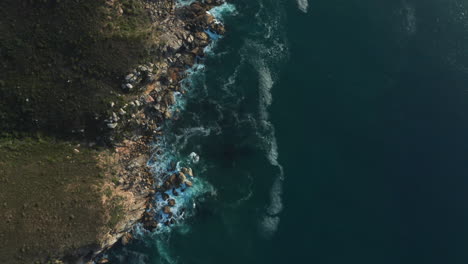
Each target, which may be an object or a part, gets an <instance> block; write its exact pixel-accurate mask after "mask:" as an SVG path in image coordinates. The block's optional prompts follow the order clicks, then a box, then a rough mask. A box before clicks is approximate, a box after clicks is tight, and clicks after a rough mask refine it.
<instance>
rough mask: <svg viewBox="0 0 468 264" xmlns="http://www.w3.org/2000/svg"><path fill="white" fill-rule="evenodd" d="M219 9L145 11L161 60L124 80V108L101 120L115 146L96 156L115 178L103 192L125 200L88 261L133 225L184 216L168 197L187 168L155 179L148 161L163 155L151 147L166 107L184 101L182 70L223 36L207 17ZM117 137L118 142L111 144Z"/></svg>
mask: <svg viewBox="0 0 468 264" xmlns="http://www.w3.org/2000/svg"><path fill="white" fill-rule="evenodd" d="M222 4H224V2H223V1H217V0H206V1H204V2H198V1H195V2H193V3H191V4H189V5H182V6H177V5H176V4H175V2H174V1H172V0H170V1H163V2H159V4H156V3H148V5H147V6H146V8H147V9H148V11H149V12H150V13H151V16H152V19H153V23H157V24H158V26H159V27H160V29H161V31H162V32H164V33H163V34H162V35H161V36H160V39H161V40H162V42H163V43H164V45H162V46H161V47H160V51H161V54H162V57H163V58H164V60H163V61H159V62H156V63H154V64H153V63H148V64H146V65H140V66H138V67H137V68H136V69H134V70H133V71H131V72H130V73H129V74H128V75H126V76H125V78H124V82H123V83H122V89H123V92H124V95H123V96H122V97H123V98H124V100H125V101H126V102H127V103H125V104H124V105H123V107H121V108H120V109H116V107H115V105H114V103H111V107H112V108H113V112H112V114H111V115H110V117H109V118H108V119H106V120H105V121H106V126H107V127H108V129H109V130H110V138H111V140H112V142H113V145H114V147H113V151H111V152H109V151H105V152H103V153H101V154H100V155H99V163H100V164H101V166H102V167H103V168H112V169H111V170H108V171H107V172H106V174H108V175H106V177H112V176H111V175H113V176H114V177H115V176H117V178H118V181H117V182H114V185H112V184H109V185H108V186H107V187H108V188H110V189H111V190H112V193H113V194H115V195H118V196H120V197H125V199H124V200H123V209H124V212H123V218H122V220H121V221H119V223H117V224H116V227H115V228H114V229H113V230H111V231H110V232H108V233H106V234H105V235H104V236H103V239H102V243H101V245H100V246H99V248H96V249H95V250H94V251H93V256H92V257H91V259H93V260H97V263H107V261H108V260H107V259H106V258H103V257H102V253H103V252H105V251H106V250H108V249H110V248H111V247H112V246H113V245H115V244H116V243H117V242H119V241H120V243H122V244H123V245H125V244H127V243H128V242H129V240H130V239H132V230H133V228H134V227H135V226H136V225H137V224H138V223H142V226H143V228H144V229H145V230H148V231H150V232H151V231H154V230H155V229H159V228H162V227H163V226H170V225H172V224H175V222H176V220H175V219H177V217H181V215H180V214H182V216H183V213H184V209H183V208H182V209H181V210H180V212H176V214H177V215H175V214H174V213H173V212H172V211H171V208H172V207H174V206H176V204H175V203H176V202H175V201H176V200H175V199H173V198H175V196H178V195H179V192H184V191H185V190H186V189H187V188H191V187H192V185H193V177H194V174H193V172H192V169H191V168H188V167H182V168H175V167H174V168H172V170H170V171H166V172H165V173H161V175H155V174H154V173H153V172H151V170H150V167H149V166H148V164H147V162H148V161H149V160H150V158H152V159H153V160H154V156H153V154H156V160H157V156H158V154H162V153H161V150H158V149H152V148H151V146H152V145H154V144H157V141H158V140H159V139H158V137H160V136H161V135H163V133H164V131H163V129H162V128H161V127H162V126H163V124H164V123H165V122H166V121H167V120H169V119H173V118H177V117H176V114H177V113H174V111H173V110H172V109H171V108H172V106H174V105H175V104H176V103H177V102H176V100H177V99H176V95H180V96H183V94H184V93H185V92H186V91H185V90H184V89H183V87H182V86H181V81H182V80H183V79H184V78H185V77H186V70H188V69H190V68H191V67H193V66H194V65H195V64H196V63H198V62H199V61H201V60H202V59H203V57H204V55H205V54H204V49H205V48H206V47H207V46H208V45H209V44H210V43H211V42H212V40H213V39H212V37H213V35H214V34H216V35H223V34H224V33H225V29H224V26H223V24H222V23H220V22H219V21H217V20H216V19H215V17H214V16H213V15H212V14H210V13H209V10H211V9H212V8H214V7H216V6H220V5H222ZM135 90H137V92H136V93H135V92H134V91H135ZM114 111H115V112H114ZM116 112H117V113H116ZM127 135H131V136H127ZM116 137H117V138H123V140H115V138H116ZM152 156H153V157H152ZM156 162H157V161H156ZM159 173H160V172H159ZM105 202H106V201H104V203H105ZM164 204H165V205H164ZM89 263H93V262H89Z"/></svg>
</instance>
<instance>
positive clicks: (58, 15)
mask: <svg viewBox="0 0 468 264" xmlns="http://www.w3.org/2000/svg"><path fill="white" fill-rule="evenodd" d="M119 10H122V14H120V12H119ZM0 17H1V20H0V66H1V67H2V71H0V131H5V132H10V133H12V132H26V133H30V132H37V131H42V132H45V133H46V134H48V135H55V136H59V137H64V138H70V137H73V138H77V137H86V138H90V139H95V138H96V137H97V136H99V135H101V134H102V131H101V130H100V129H101V127H102V125H101V124H102V120H103V119H104V118H106V117H107V115H106V110H107V108H108V106H109V102H110V101H118V100H119V97H118V96H117V95H116V93H119V92H121V88H120V84H121V81H122V79H121V78H122V77H123V76H124V75H125V74H126V73H127V71H128V70H129V69H132V68H133V67H135V66H136V65H138V64H139V63H141V62H143V61H145V60H146V58H148V56H149V55H151V57H152V58H154V57H155V56H157V54H156V53H155V52H156V51H155V50H154V49H152V47H153V46H154V44H155V42H156V41H157V30H155V29H154V28H153V26H152V25H151V21H150V17H149V14H147V11H146V10H145V9H144V7H143V3H142V1H137V0H125V1H115V4H114V6H109V5H107V4H106V1H104V0H82V1H57V0H53V1H52V0H48V1H26V0H21V1H18V0H3V1H0Z"/></svg>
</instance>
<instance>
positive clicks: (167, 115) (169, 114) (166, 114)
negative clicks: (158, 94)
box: [164, 111, 172, 119]
mask: <svg viewBox="0 0 468 264" xmlns="http://www.w3.org/2000/svg"><path fill="white" fill-rule="evenodd" d="M164 117H165V118H166V119H171V117H172V114H171V112H170V111H166V112H164Z"/></svg>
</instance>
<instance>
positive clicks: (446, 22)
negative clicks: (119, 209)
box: [109, 0, 468, 264]
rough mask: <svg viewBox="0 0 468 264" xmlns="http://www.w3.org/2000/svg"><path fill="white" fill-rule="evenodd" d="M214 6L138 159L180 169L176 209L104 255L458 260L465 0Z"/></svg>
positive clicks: (467, 169) (138, 261)
mask: <svg viewBox="0 0 468 264" xmlns="http://www.w3.org/2000/svg"><path fill="white" fill-rule="evenodd" d="M185 2H190V1H185ZM181 4H182V2H181ZM212 13H213V14H214V15H215V16H216V17H217V18H218V19H219V20H220V21H222V22H223V23H224V24H225V25H226V27H227V29H228V33H227V35H226V36H223V37H221V38H218V39H217V40H216V41H215V42H214V43H213V44H212V45H211V46H210V47H209V48H208V52H207V53H208V56H207V58H206V59H205V61H204V62H203V65H197V67H195V68H194V69H191V70H190V73H191V74H190V77H189V78H187V79H186V80H185V81H184V85H186V87H187V90H188V91H189V92H188V95H187V96H184V97H182V96H178V99H179V100H178V104H177V105H176V106H175V107H174V112H177V113H179V114H178V117H179V118H178V119H177V120H174V121H172V122H170V123H168V124H167V125H166V127H165V128H164V129H165V131H166V133H165V136H163V138H162V139H161V140H160V143H158V144H157V145H155V153H156V152H157V149H162V150H163V153H164V156H159V155H156V154H155V157H154V159H153V160H151V161H149V164H150V165H152V166H153V167H154V170H155V173H157V171H158V170H159V171H160V170H168V169H169V168H171V169H174V166H173V165H174V164H177V166H175V170H177V168H180V167H181V166H186V165H187V166H191V167H192V168H193V170H194V173H195V175H196V177H195V178H196V179H194V180H193V181H194V187H193V189H192V191H190V192H187V193H184V195H182V196H181V198H180V199H179V200H178V204H180V205H184V207H186V208H188V209H187V211H186V212H185V213H184V214H183V215H180V217H179V218H178V219H177V224H176V225H175V226H173V227H171V228H161V229H160V230H159V231H157V232H154V233H152V234H150V233H145V232H143V231H141V230H140V232H138V235H137V238H136V239H135V240H133V242H132V243H131V244H130V245H127V246H125V247H117V248H115V249H114V250H113V251H112V252H110V253H109V258H110V260H111V262H112V263H130V264H143V263H144V264H148V263H151V264H153V263H180V264H185V263H187V264H190V263H203V264H209V263H226V264H229V263H291V262H301V263H320V264H325V263H327V264H330V263H331V264H342V263H359V264H363V263H369V264H370V263H372V264H375V263H389V264H395V263H408V264H410V263H411V264H414V263H437V264H441V263H448V264H452V263H467V261H468V250H466V249H467V248H468V228H467V226H468V224H467V223H468V203H467V200H468V199H467V195H466V194H467V193H468V192H467V191H466V190H468V177H467V175H468V56H467V55H468V54H467V52H466V51H467V50H468V49H467V47H468V16H467V15H468V2H466V1H461V0H424V1H423V0H394V1H384V0H346V1H343V0H308V1H307V0H297V1H296V0H288V1H287V0H236V1H234V0H232V1H230V2H229V5H224V6H222V7H219V8H217V9H215V10H212ZM215 37H216V38H217V37H218V36H215Z"/></svg>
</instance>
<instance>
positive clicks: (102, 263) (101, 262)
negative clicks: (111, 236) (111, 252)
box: [98, 258, 110, 264]
mask: <svg viewBox="0 0 468 264" xmlns="http://www.w3.org/2000/svg"><path fill="white" fill-rule="evenodd" d="M107 263H110V261H109V259H106V258H103V259H100V260H99V261H98V264H107Z"/></svg>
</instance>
